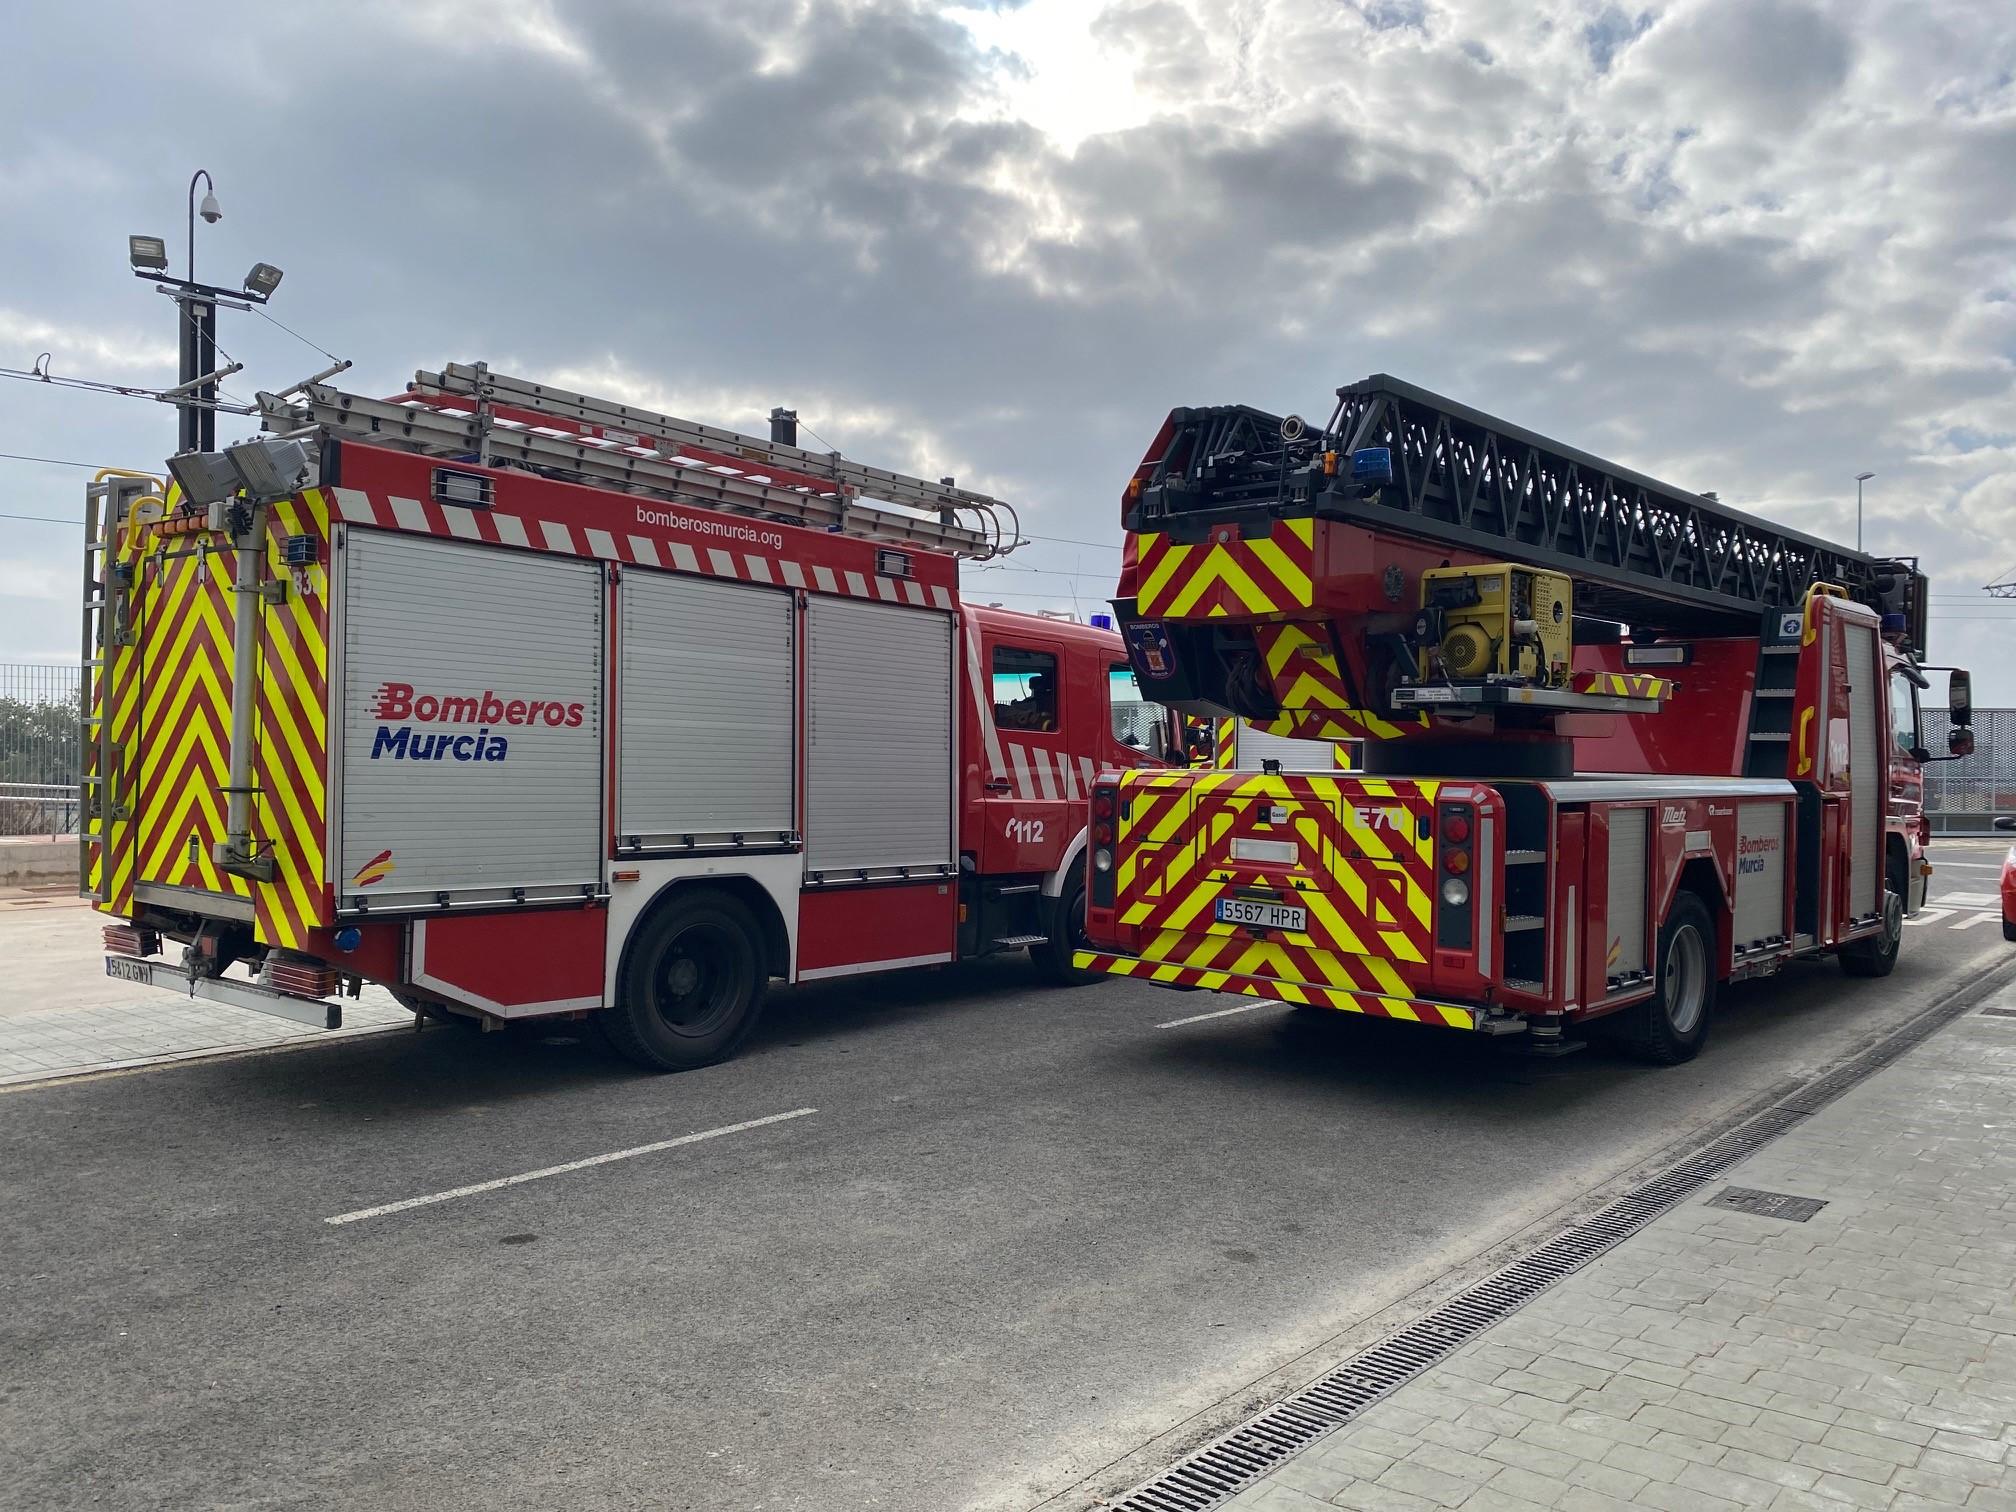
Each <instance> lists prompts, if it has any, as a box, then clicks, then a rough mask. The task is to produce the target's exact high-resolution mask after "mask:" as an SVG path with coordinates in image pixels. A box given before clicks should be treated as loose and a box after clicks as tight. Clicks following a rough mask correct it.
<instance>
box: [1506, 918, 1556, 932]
mask: <svg viewBox="0 0 2016 1512" xmlns="http://www.w3.org/2000/svg"><path fill="white" fill-rule="evenodd" d="M1546 922H1547V921H1546V920H1545V919H1543V918H1541V917H1540V915H1538V914H1507V915H1506V916H1505V933H1507V934H1517V933H1518V932H1519V931H1520V930H1522V929H1538V928H1540V927H1541V926H1542V925H1543V924H1545V923H1546Z"/></svg>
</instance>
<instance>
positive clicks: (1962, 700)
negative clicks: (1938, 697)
mask: <svg viewBox="0 0 2016 1512" xmlns="http://www.w3.org/2000/svg"><path fill="white" fill-rule="evenodd" d="M1946 717H1947V718H1948V719H1949V720H1951V721H1952V722H1953V723H1954V724H1955V725H1957V726H1959V727H1961V728H1965V727H1966V726H1968V725H1971V724H1972V723H1974V679H1973V678H1971V677H1969V676H1968V675H1967V674H1966V672H1964V671H1962V670H1961V669H1959V668H1957V667H1956V668H1954V670H1953V673H1952V675H1951V677H1949V678H1948V680H1947V683H1946ZM1970 749H1971V747H1970Z"/></svg>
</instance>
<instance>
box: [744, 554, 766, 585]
mask: <svg viewBox="0 0 2016 1512" xmlns="http://www.w3.org/2000/svg"><path fill="white" fill-rule="evenodd" d="M742 563H743V565H744V566H745V567H747V568H748V569H749V581H750V582H752V583H767V582H770V581H771V577H770V564H769V563H768V562H766V561H764V560H763V558H761V557H759V556H745V557H743V558H742Z"/></svg>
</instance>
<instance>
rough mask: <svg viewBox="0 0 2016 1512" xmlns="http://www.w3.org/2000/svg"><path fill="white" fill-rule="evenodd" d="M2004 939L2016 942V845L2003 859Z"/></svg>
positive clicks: (2011, 847) (2010, 848)
mask: <svg viewBox="0 0 2016 1512" xmlns="http://www.w3.org/2000/svg"><path fill="white" fill-rule="evenodd" d="M2002 938H2003V939H2005V940H2016V845H2012V846H2010V847H2009V854H2008V855H2006V856H2004V857H2003V858H2002Z"/></svg>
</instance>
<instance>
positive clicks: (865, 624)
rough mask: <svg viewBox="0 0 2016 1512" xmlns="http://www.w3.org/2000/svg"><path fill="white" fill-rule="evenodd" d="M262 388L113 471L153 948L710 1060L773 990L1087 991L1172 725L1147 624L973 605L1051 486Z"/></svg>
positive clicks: (789, 444)
mask: <svg viewBox="0 0 2016 1512" xmlns="http://www.w3.org/2000/svg"><path fill="white" fill-rule="evenodd" d="M261 402H262V405H263V407H264V418H265V421H266V425H267V428H268V430H269V431H270V432H271V433H272V434H269V435H267V436H263V437H260V438H258V439H255V440H253V441H248V442H246V443H243V444H242V445H239V446H234V447H229V448H227V449H225V450H224V451H222V452H216V453H208V452H191V453H185V454H183V455H180V456H177V457H175V458H174V459H172V461H171V462H170V472H171V474H172V475H173V477H174V480H175V486H174V487H172V488H164V487H162V486H160V485H158V484H156V483H154V482H152V481H151V480H148V479H144V478H134V477H123V476H109V477H105V478H101V479H100V480H98V481H97V482H96V483H94V484H93V485H92V490H91V496H90V504H89V512H90V518H91V523H90V526H89V529H90V536H89V545H90V557H89V559H90V562H91V563H92V565H91V566H90V567H89V568H88V570H87V583H88V592H89V594H90V600H89V607H88V609H87V614H86V632H85V633H86V653H85V654H86V659H87V661H89V662H90V663H92V664H93V665H95V666H96V668H97V673H96V676H95V679H94V683H93V698H92V703H91V707H90V713H89V715H88V717H87V722H86V732H85V733H86V746H87V753H88V754H87V769H88V775H87V777H86V782H85V796H86V815H87V823H86V826H85V848H86V856H85V876H84V884H85V887H86V889H87V890H88V892H89V893H90V895H91V896H92V897H93V898H94V899H95V900H96V903H97V906H98V907H99V908H100V909H102V910H103V911H104V912H106V913H108V914H110V915H112V916H113V917H114V918H115V919H116V920H117V922H116V923H113V924H110V925H108V926H107V928H106V930H105V938H106V946H107V951H108V954H107V959H106V969H107V971H108V972H109V973H110V974H111V975H113V976H116V977H122V978H125V979H128V980H132V981H135V982H144V983H151V984H153V985H157V986H163V987H169V988H172V989H173V990H175V991H177V992H181V993H185V994H194V995H197V996H202V997H207V998H212V999H216V1000H219V1001H223V1002H229V1003H235V1004H240V1005H243V1006H247V1007H253V1008H259V1009H262V1010H265V1011H268V1012H274V1013H279V1014H283V1015H285V1016H288V1017H291V1018H297V1019H302V1020H304V1021H307V1022H311V1023H315V1024H318V1025H320V1024H326V1025H329V1026H331V1027H334V1026H336V1025H337V1024H339V1023H340V1022H341V1011H342V1010H341V1002H340V994H341V993H342V992H344V991H346V990H347V991H348V992H349V993H351V994H353V995H354V993H355V992H356V991H357V990H358V988H359V985H360V984H361V983H362V982H364V981H371V982H378V983H383V984H385V985H387V986H389V987H391V988H392V989H393V990H394V991H395V992H396V993H397V994H398V995H399V997H400V999H401V1000H402V1001H403V1002H406V1003H407V1004H409V1005H410V1006H412V1007H413V1008H414V1009H415V1010H416V1011H417V1012H423V1013H426V1014H428V1015H431V1016H437V1017H441V1016H445V1017H462V1018H468V1019H473V1020H480V1021H482V1022H484V1023H485V1024H486V1025H489V1024H498V1023H503V1022H507V1021H514V1020H522V1019H535V1018H546V1017H553V1016H556V1015H567V1016H580V1015H586V1014H592V1015H594V1016H595V1017H596V1019H597V1020H598V1021H599V1022H600V1023H601V1024H602V1026H603V1027H604V1028H605V1030H606V1031H607V1033H608V1035H609V1037H610V1039H611V1040H612V1041H613V1042H614V1043H615V1044H616V1046H617V1047H618V1048H619V1049H621V1050H622V1051H623V1052H624V1053H625V1054H627V1055H629V1056H630V1057H632V1058H633V1059H635V1060H637V1061H640V1062H642V1063H644V1064H646V1065H650V1066H654V1067H660V1068H666V1069H677V1068H682V1067H689V1066H696V1065H702V1064H705V1063H708V1062H710V1061H714V1060H718V1059H721V1058H722V1057H724V1056H727V1055H729V1054H732V1053H733V1052H734V1050H735V1049H736V1048H737V1046H738V1045H740V1044H741V1042H742V1041H743V1039H744V1038H745V1037H746V1036H747V1035H748V1033H749V1031H750V1029H751V1027H752V1026H753V1025H754V1023H755V1022H756V1018H757V1015H758V1012H759V1011H760V1008H761V1005H762V1002H763V998H764V993H765V989H766V986H767V984H768V982H769V981H770V980H771V979H772V978H780V979H783V980H787V981H793V982H804V981H817V980H823V979H829V978H835V977H844V976H852V975H857V974H861V973H867V972H879V971H889V970H894V969H898V968H902V967H911V966H926V965H932V964H935V963H941V962H948V961H955V960H963V959H966V958H969V957H974V956H981V955H988V954H991V953H995V952H1001V951H1008V950H1014V949H1023V948H1028V949H1031V950H1033V951H1034V952H1035V954H1036V955H1037V956H1038V958H1039V959H1040V960H1041V961H1042V962H1043V963H1044V964H1045V965H1046V966H1047V968H1048V970H1049V973H1050V974H1051V975H1052V976H1054V977H1058V978H1064V979H1068V978H1070V977H1072V976H1073V971H1072V966H1071V959H1070V956H1071V945H1072V943H1073V942H1072V940H1071V939H1070V938H1068V935H1069V933H1070V921H1082V919H1083V917H1084V913H1085V905H1084V903H1083V901H1082V900H1083V890H1084V875H1085V873H1084V860H1083V856H1084V849H1085V822H1084V818H1083V814H1084V809H1085V798H1086V793H1087V790H1088V788H1089V785H1090V783H1091V780H1092V777H1093V775H1094V774H1095V772H1097V771H1099V770H1102V769H1111V768H1130V767H1135V766H1139V767H1142V768H1144V769H1145V768H1150V767H1154V766H1158V765H1160V764H1162V762H1163V760H1164V759H1165V758H1167V757H1168V756H1169V754H1170V752H1171V750H1172V746H1171V743H1170V739H1169V733H1168V717H1167V715H1166V714H1165V713H1164V712H1163V711H1162V710H1161V709H1160V707H1159V706H1156V705H1153V704H1151V703H1147V702H1145V701H1144V700H1143V698H1142V695H1141V694H1140V693H1139V692H1138V690H1136V689H1135V686H1134V680H1133V677H1132V674H1131V672H1130V671H1129V669H1128V666H1127V662H1126V658H1125V654H1124V652H1123V650H1122V648H1121V644H1120V641H1119V638H1118V637H1117V636H1116V635H1115V634H1114V633H1113V632H1112V631H1111V630H1110V629H1095V628H1092V627H1088V626H1084V625H1078V624H1072V623H1063V622H1060V621H1057V620H1053V619H1047V618H1043V617H1039V616H1033V615H1023V614H1016V613H1011V612H1008V611H1005V610H1000V609H994V608H983V607H978V606H975V605H972V604H968V603H966V602H964V601H962V599H961V598H960V595H959V583H958V566H959V559H960V558H961V557H969V558H983V557H986V556H991V555H993V554H995V553H996V552H998V551H1000V550H1003V549H1006V548H1007V547H1009V546H1012V545H1013V544H1014V539H1015V529H1016V526H1015V522H1014V516H1013V512H1012V510H1009V509H1008V508H1007V506H1005V505H1003V504H1001V503H999V502H998V501H996V500H993V499H989V498H987V497H985V496H983V495H980V494H976V493H972V492H969V491H967V490H963V489H959V488H956V487H954V486H953V484H952V480H950V479H945V480H941V481H938V482H932V481H929V480H926V479H921V478H910V477H905V476H903V475H901V474H897V473H890V472H886V471H883V470H882V469H878V468H871V467H866V466H863V465H860V464H857V463H852V462H848V461H844V460H843V459H841V458H839V457H838V456H837V455H826V454H821V453H816V452H811V451H805V450H801V449H800V448H798V447H797V446H796V445H795V431H794V428H793V427H794V424H795V422H794V421H793V419H792V417H790V416H788V415H787V414H785V413H784V412H779V414H778V415H777V416H773V434H772V438H771V440H770V441H769V442H763V441H759V440H756V439H755V438H753V437H748V436H742V435H736V434H733V433H730V432H726V431H721V430H716V429H713V428H710V427H705V426H700V425H697V424H694V423H692V422H688V421H682V420H679V419H677V418H675V417H672V416H667V415H658V414H651V413H645V412H642V411H639V410H637V409H634V408H631V407H627V406H624V405H620V404H616V403H612V402H609V401H606V400H598V399H594V398H590V397H587V396H584V395H579V394H568V393H563V392H560V391H557V390H554V389H551V388H547V387H543V386H540V385H537V384H531V383H526V382H523V381H520V380H514V379H510V378H506V377H503V376H501V375H497V374H493V373H491V372H489V371H488V370H487V369H486V368H484V367H482V366H480V365H477V366H451V367H449V368H447V369H445V370H444V371H442V372H440V373H421V374H419V375H418V376H417V377H416V379H415V381H414V383H413V385H412V386H411V388H410V389H409V390H408V391H407V392H405V393H403V394H399V395H397V396H394V397H393V398H391V399H389V400H382V401H381V400H374V399H370V398H364V397H359V396H356V395H349V394H344V393H340V392H337V391H335V390H333V389H329V388H327V387H323V386H320V385H312V384H311V385H304V386H302V387H300V388H299V389H297V390H296V391H294V392H293V393H290V394H288V395H286V396H266V395H262V396H261ZM870 500H878V501H883V502H881V503H870V502H868V501H870ZM1060 921H1063V922H1060Z"/></svg>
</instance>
